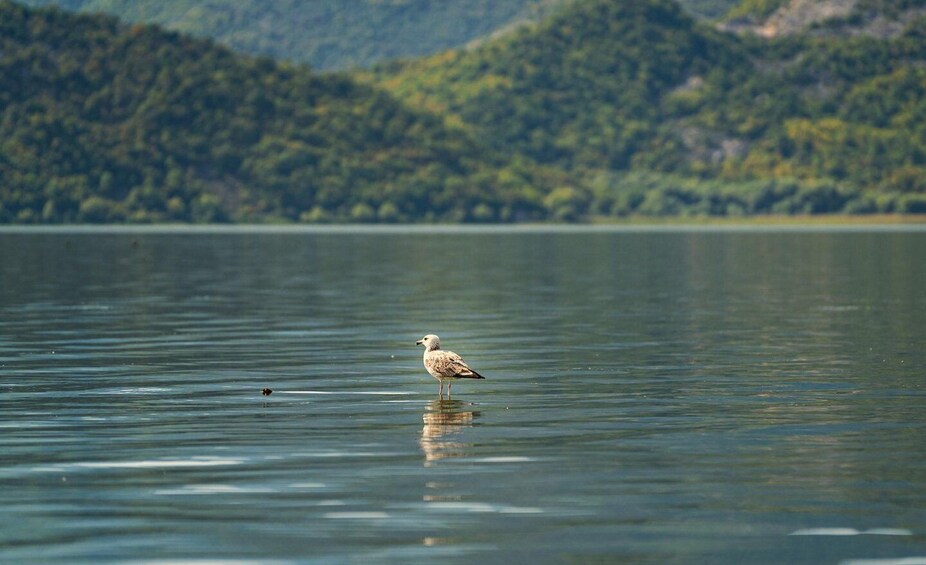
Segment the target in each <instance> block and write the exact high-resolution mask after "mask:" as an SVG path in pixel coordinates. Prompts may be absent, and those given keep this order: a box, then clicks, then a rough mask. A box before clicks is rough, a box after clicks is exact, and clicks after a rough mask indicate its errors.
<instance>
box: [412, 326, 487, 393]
mask: <svg viewBox="0 0 926 565" xmlns="http://www.w3.org/2000/svg"><path fill="white" fill-rule="evenodd" d="M415 343H416V344H417V345H423V346H424V368H425V369H427V370H428V373H430V374H431V376H432V377H434V378H435V379H437V380H438V381H440V391H439V392H438V394H439V395H440V396H444V381H449V382H448V383H447V394H448V395H449V394H450V389H451V387H453V381H455V380H457V379H484V378H485V377H483V376H482V375H480V374H479V373H477V372H476V371H474V370H472V369H470V368H469V365H467V364H466V361H464V360H463V358H462V357H460V356H459V355H457V354H456V353H454V352H453V351H444V350H442V349H441V348H440V338H439V337H437V336H436V335H433V334H429V335H426V336H424V337H423V338H421V339H419V340H418V341H416V342H415Z"/></svg>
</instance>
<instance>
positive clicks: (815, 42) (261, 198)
mask: <svg viewBox="0 0 926 565" xmlns="http://www.w3.org/2000/svg"><path fill="white" fill-rule="evenodd" d="M71 1H72V2H78V1H80V0H71ZM114 1H115V0H114ZM540 1H543V0H540ZM880 1H881V0H861V3H860V4H859V10H858V11H856V12H855V13H853V15H852V16H851V18H854V20H853V21H854V23H853V24H852V25H859V22H858V21H857V20H859V18H862V19H864V18H870V17H874V16H872V14H877V13H879V12H877V8H878V3H879V2H880ZM923 1H924V0H904V2H906V4H904V6H905V8H904V9H903V10H901V11H900V12H897V13H896V14H894V15H893V16H892V17H895V18H901V19H902V20H903V25H904V27H903V29H902V31H901V32H898V33H894V34H892V35H890V36H889V37H872V36H866V35H854V34H853V35H839V34H834V33H808V34H804V35H796V36H789V37H786V38H780V39H775V40H766V39H761V38H756V37H750V36H735V35H730V34H725V33H722V32H720V31H717V30H715V29H714V28H713V27H711V26H710V25H709V24H707V23H705V22H703V21H702V22H699V21H696V20H695V19H694V18H693V17H692V16H690V15H688V13H687V12H685V11H683V10H682V9H681V8H680V7H679V5H677V4H676V3H674V2H672V1H671V0H634V1H629V0H627V1H617V0H575V2H574V3H570V4H568V6H567V7H566V8H564V9H563V10H562V11H561V12H557V14H556V15H554V16H553V17H551V18H549V19H547V20H544V21H543V22H540V23H536V24H532V25H529V26H526V27H521V28H519V29H518V30H515V31H512V32H510V33H508V34H505V35H503V36H500V37H497V38H495V39H492V40H488V41H485V42H483V43H482V44H481V45H479V46H478V47H473V48H470V49H467V50H460V51H448V52H444V53H441V54H438V55H434V56H432V57H429V58H427V59H421V60H412V61H404V62H393V63H388V64H384V65H382V66H380V67H378V68H376V69H375V70H373V71H371V72H359V71H358V72H355V73H354V74H353V75H351V76H348V75H342V74H317V73H314V72H312V71H310V70H309V69H308V68H305V67H299V66H293V65H290V64H286V63H280V62H276V61H274V60H273V59H269V58H254V57H249V56H243V55H236V54H234V53H233V52H231V51H229V50H227V49H225V48H222V47H218V46H216V44H214V43H212V42H211V41H207V40H199V39H192V38H190V37H187V36H184V35H180V34H178V33H174V32H166V31H163V30H161V29H159V28H156V27H148V26H139V25H136V26H129V25H124V24H120V23H118V22H117V21H116V20H115V19H111V18H108V17H104V16H99V15H93V16H90V15H85V16H77V15H73V14H67V13H64V12H61V11H58V10H54V9H42V10H33V9H28V8H24V7H22V6H19V5H17V4H13V3H11V2H8V1H5V0H0V222H22V223H28V222H104V221H110V222H113V221H114V222H119V221H133V222H146V221H200V222H201V221H311V222H319V221H364V222H366V221H383V222H390V221H519V220H531V219H535V220H542V219H556V220H563V221H574V220H582V219H587V218H589V217H595V216H624V215H666V214H673V215H686V214H698V215H740V214H767V213H827V212H852V213H869V212H926V181H924V180H923V179H926V119H924V118H926V101H924V99H923V97H922V94H921V93H922V92H923V91H924V89H926V70H924V65H923V63H924V62H926V18H923V17H921V16H918V15H917V14H918V13H919V12H918V11H917V9H918V6H919V5H920V3H921V2H923ZM141 4H142V3H139V4H138V5H139V6H141ZM144 4H146V5H147V4H148V3H144ZM168 4H169V2H166V3H164V5H168ZM325 4H327V3H325ZM544 4H545V5H546V4H547V3H546V2H545V3H544ZM908 4H909V6H908ZM910 7H912V8H911V9H908V8H910ZM911 10H912V11H911ZM911 14H912V15H911ZM358 80H359V82H358Z"/></svg>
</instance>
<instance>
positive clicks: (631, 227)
mask: <svg viewBox="0 0 926 565" xmlns="http://www.w3.org/2000/svg"><path fill="white" fill-rule="evenodd" d="M840 228H844V229H848V230H879V229H881V230H890V229H898V230H914V231H919V230H922V231H926V214H903V215H901V214H877V215H837V214H832V215H829V214H827V215H802V216H740V217H735V218H733V217H724V216H671V217H649V216H631V217H626V218H611V217H598V218H591V219H590V220H589V221H587V222H570V223H565V222H534V223H489V224H473V223H455V224H450V223H446V224H444V223H430V224H426V223H406V224H350V223H345V224H300V223H222V224H219V223H216V224H186V223H164V224H0V234H14V233H48V234H54V233H70V234H79V233H87V234H92V233H112V234H118V233H136V234H144V233H151V234H157V233H191V234H196V233H202V234H223V233H228V234H233V233H401V232H469V233H480V232H482V233H501V232H509V233H517V232H543V231H550V232H604V231H686V230H695V231H700V230H706V231H710V230H732V231H735V230H747V231H748V230H769V231H776V230H781V231H800V230H809V231H813V230H829V229H840Z"/></svg>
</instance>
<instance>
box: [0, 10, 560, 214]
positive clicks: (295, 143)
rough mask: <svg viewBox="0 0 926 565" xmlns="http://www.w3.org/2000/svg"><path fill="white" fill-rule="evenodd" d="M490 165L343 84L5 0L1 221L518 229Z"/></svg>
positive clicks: (512, 174)
mask: <svg viewBox="0 0 926 565" xmlns="http://www.w3.org/2000/svg"><path fill="white" fill-rule="evenodd" d="M501 164H503V163H499V162H498V159H496V158H495V157H492V156H490V155H488V154H487V152H486V151H484V150H483V149H482V148H480V146H479V145H477V144H476V143H475V142H473V141H472V139H470V137H468V135H467V134H466V133H464V132H461V131H452V130H450V129H448V128H447V127H446V126H444V125H443V124H442V123H441V122H440V120H439V119H437V118H435V117H434V116H431V115H428V114H425V113H422V112H417V111H412V110H409V109H408V108H406V107H404V106H403V105H401V104H399V103H398V102H396V101H395V100H394V99H392V98H391V97H390V96H389V95H387V94H385V93H383V92H382V91H377V90H375V89H372V88H371V87H369V86H362V85H358V84H357V83H356V82H354V81H353V80H351V79H350V78H348V77H345V76H342V75H317V74H314V73H312V72H309V71H308V70H306V69H304V68H299V67H292V66H288V65H285V64H281V63H277V62H275V61H273V60H272V59H268V58H248V57H243V56H240V55H236V54H233V53H232V52H230V51H228V50H227V49H225V48H222V47H218V46H216V45H215V44H214V43H212V42H209V41H205V40H197V39H191V38H188V37H185V36H182V35H179V34H176V33H171V32H165V31H162V30H161V29H158V28H155V27H145V26H133V27H127V26H123V25H121V24H119V23H118V22H117V21H116V20H115V19H111V18H109V17H104V16H86V15H74V14H68V13H64V12H61V11H58V10H49V9H43V10H31V9H27V8H24V7H21V6H18V5H16V4H12V3H10V2H6V1H0V222H9V221H18V222H32V221H45V222H82V221H222V220H267V219H274V218H279V219H284V220H299V219H302V220H312V221H318V220H324V219H329V218H330V219H339V220H360V221H368V220H377V219H378V220H383V221H396V220H404V219H411V218H414V219H424V218H428V217H431V218H435V219H453V220H465V219H474V220H478V219H482V220H495V219H514V218H517V217H531V215H532V214H535V213H537V212H536V211H537V210H539V209H540V207H541V206H540V203H539V202H540V197H541V195H539V194H527V195H526V196H525V195H523V194H521V193H518V191H516V190H515V191H507V192H506V193H505V194H504V195H500V192H499V191H498V190H496V189H495V188H494V187H495V186H498V185H499V184H502V185H503V184H505V182H507V183H508V184H511V183H512V182H513V181H512V180H511V179H516V178H520V177H519V174H520V173H518V172H516V171H514V170H513V169H505V170H504V171H503V169H502V168H501V167H500V165H501ZM503 172H504V178H505V179H508V180H507V181H505V182H500V181H499V180H498V175H499V174H501V173H503ZM524 175H525V176H526V177H530V175H533V173H528V172H525V173H524ZM521 184H523V185H524V186H531V187H532V188H531V190H537V189H536V188H534V187H537V186H538V184H539V185H542V184H543V183H542V182H538V181H537V180H536V179H532V180H530V181H527V180H523V181H521Z"/></svg>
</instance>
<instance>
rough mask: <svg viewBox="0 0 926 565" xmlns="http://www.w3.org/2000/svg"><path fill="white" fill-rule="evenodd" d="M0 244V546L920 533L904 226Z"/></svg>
mask: <svg viewBox="0 0 926 565" xmlns="http://www.w3.org/2000/svg"><path fill="white" fill-rule="evenodd" d="M0 253H2V261H0V509H2V512H0V562H3V563H103V562H144V563H159V562H184V563H187V562H189V563H196V562H207V561H208V562H222V561H234V562H236V563H240V562H244V563H249V562H254V563H345V562H352V563H374V562H391V563H434V562H447V563H471V562H473V561H474V560H476V561H480V562H489V563H493V562H497V563H510V562H516V563H519V562H532V563H576V562H582V563H587V562H593V563H646V564H650V563H652V564H656V563H660V564H662V563H679V564H682V563H685V564H688V563H730V564H738V563H787V564H791V563H798V564H802V563H807V564H815V565H816V564H821V563H823V564H826V563H832V564H840V563H841V564H850V563H851V564H861V563H866V564H872V563H877V564H899V563H908V564H914V563H924V562H926V353H924V349H926V348H924V345H926V339H924V335H926V230H924V229H923V228H922V227H908V228H872V229H859V228H855V229H841V228H833V229H807V230H802V229H798V228H791V229H777V230H776V229H769V230H763V229H721V230H710V229H645V228H624V229H487V230H464V229H450V228H443V229H440V228H433V229H409V230H403V229H370V230H361V229H353V230H351V229H330V230H306V231H299V230H285V229H256V228H255V229H234V228H233V229H224V230H223V229H218V230H195V229H175V230H132V229H124V230H119V229H109V230H106V229H104V230H83V229H72V230H44V231H28V230H25V231H24V230H7V231H4V232H0ZM425 333H436V334H438V335H440V336H441V338H442V341H443V343H444V347H445V349H451V350H454V351H456V352H458V353H461V354H462V355H463V356H464V358H465V359H466V360H467V361H468V362H469V363H470V365H472V366H473V368H474V369H476V370H477V371H479V372H480V373H482V374H483V375H485V377H486V380H483V381H460V382H458V383H457V384H456V385H455V386H454V388H453V396H452V398H451V399H448V398H446V397H445V398H444V399H443V400H440V399H439V398H438V396H437V390H438V384H437V381H435V380H434V379H433V378H431V377H430V376H428V375H427V373H426V372H425V370H424V368H423V367H422V365H421V353H422V351H421V349H420V348H419V347H417V346H415V341H416V340H417V339H419V338H420V337H421V336H422V335H424V334H425ZM263 388H270V389H272V390H273V393H272V394H271V395H269V396H264V395H262V394H261V390H262V389H263Z"/></svg>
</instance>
